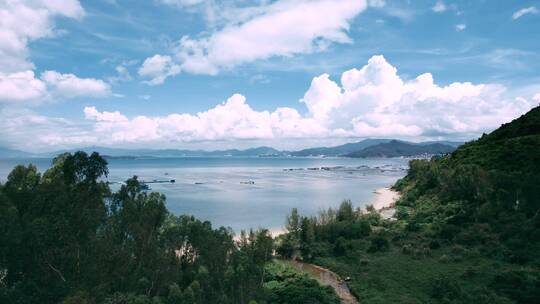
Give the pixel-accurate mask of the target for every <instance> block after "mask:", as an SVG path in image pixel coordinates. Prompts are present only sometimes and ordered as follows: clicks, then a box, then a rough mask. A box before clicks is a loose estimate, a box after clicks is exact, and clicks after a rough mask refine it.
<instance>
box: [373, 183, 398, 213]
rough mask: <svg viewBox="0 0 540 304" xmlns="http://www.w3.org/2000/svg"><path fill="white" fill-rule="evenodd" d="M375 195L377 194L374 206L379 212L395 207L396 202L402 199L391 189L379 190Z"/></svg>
mask: <svg viewBox="0 0 540 304" xmlns="http://www.w3.org/2000/svg"><path fill="white" fill-rule="evenodd" d="M373 193H375V198H374V201H373V203H372V205H373V207H374V208H375V210H377V211H383V210H385V209H389V208H392V207H394V204H395V202H397V200H399V198H400V197H401V194H400V193H399V192H397V191H395V190H392V189H391V188H390V187H385V188H379V189H377V190H375V191H373Z"/></svg>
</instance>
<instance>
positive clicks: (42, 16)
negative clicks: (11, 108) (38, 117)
mask: <svg viewBox="0 0 540 304" xmlns="http://www.w3.org/2000/svg"><path fill="white" fill-rule="evenodd" d="M84 15H85V12H84V9H83V8H82V6H81V4H80V3H79V1H78V0H26V1H0V104H2V103H9V104H20V105H32V104H38V103H43V102H45V101H50V100H53V99H63V98H75V97H80V96H91V97H104V96H107V95H109V94H110V86H109V85H108V84H107V83H105V82H103V81H102V80H98V79H93V78H79V77H77V76H75V75H73V74H61V73H59V72H56V71H45V72H43V73H42V74H41V78H36V75H35V72H34V68H35V67H34V64H33V63H32V62H31V61H30V60H29V58H28V57H29V50H28V44H29V43H30V42H31V41H34V40H37V39H42V38H47V37H54V36H55V35H56V30H55V27H54V18H55V17H59V16H62V17H67V18H73V19H80V18H82V17H83V16H84Z"/></svg>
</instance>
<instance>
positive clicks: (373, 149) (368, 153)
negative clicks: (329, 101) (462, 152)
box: [346, 140, 456, 158]
mask: <svg viewBox="0 0 540 304" xmlns="http://www.w3.org/2000/svg"><path fill="white" fill-rule="evenodd" d="M455 149H456V148H455V147H453V146H449V145H445V144H440V143H431V144H425V145H420V144H413V143H407V142H403V141H399V140H392V141H390V142H387V143H380V144H377V145H373V146H369V147H366V148H364V149H362V150H359V151H355V152H352V153H349V154H347V155H346V156H348V157H361V158H365V157H400V156H418V155H425V154H427V155H439V154H446V153H450V152H452V151H454V150H455Z"/></svg>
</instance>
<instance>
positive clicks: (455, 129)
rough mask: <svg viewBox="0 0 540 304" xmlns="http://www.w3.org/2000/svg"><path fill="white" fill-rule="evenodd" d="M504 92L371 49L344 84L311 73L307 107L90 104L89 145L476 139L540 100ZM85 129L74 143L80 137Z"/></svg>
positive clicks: (237, 101) (235, 101) (239, 102)
mask: <svg viewBox="0 0 540 304" xmlns="http://www.w3.org/2000/svg"><path fill="white" fill-rule="evenodd" d="M505 93H506V89H505V87H503V86H501V85H497V84H473V83H469V82H455V83H451V84H448V85H438V84H436V83H435V82H434V79H433V76H432V75H431V74H430V73H425V74H421V75H419V76H417V77H416V78H413V79H409V80H407V79H403V78H401V77H400V76H399V75H398V73H397V69H396V68H395V67H394V66H392V65H391V64H390V63H388V62H387V61H386V59H385V58H384V57H383V56H373V57H372V58H371V59H369V61H368V63H367V64H366V65H365V66H363V67H361V68H359V69H351V70H348V71H345V72H344V73H343V74H342V75H341V79H340V81H339V83H338V82H336V81H334V80H332V79H331V78H330V76H329V75H328V74H323V75H320V76H317V77H315V78H313V80H312V82H311V85H310V87H309V89H308V90H307V91H306V93H305V94H304V97H303V98H302V99H301V100H300V102H301V103H302V104H304V105H305V107H306V110H307V111H306V113H305V114H301V113H300V112H299V111H297V110H296V109H293V108H288V107H281V108H277V109H275V110H273V111H255V110H254V109H252V108H251V107H250V106H249V104H248V103H247V101H246V98H245V97H244V96H242V95H240V94H234V95H232V96H231V97H230V98H228V99H227V100H226V101H225V102H223V103H221V104H219V105H217V106H215V107H214V108H211V109H209V110H207V111H204V112H200V113H197V114H187V113H178V114H170V115H166V116H159V117H149V116H144V115H140V116H135V117H131V118H130V117H127V116H126V115H124V114H122V113H120V112H116V111H115V112H107V111H99V110H98V109H97V108H96V107H94V106H89V107H86V108H85V109H84V115H85V118H86V119H87V120H88V122H90V123H91V124H92V129H91V130H89V131H88V134H90V135H85V138H88V137H89V136H90V137H92V138H93V141H91V142H88V143H87V144H94V143H99V144H102V145H122V144H124V145H125V144H133V143H137V144H140V143H143V144H144V143H156V144H159V143H161V144H165V145H168V146H170V144H171V143H193V142H206V141H234V140H265V141H268V142H272V141H279V140H283V139H293V138H294V139H309V138H350V137H355V138H358V137H375V136H376V137H398V138H418V137H425V138H456V137H459V138H464V137H467V138H471V137H474V136H478V135H479V134H481V133H482V132H489V131H490V130H493V129H495V128H496V127H498V126H499V125H500V124H502V123H504V122H508V121H510V120H512V119H514V118H516V117H518V116H519V115H521V114H523V113H525V112H526V111H528V110H529V109H531V108H532V107H533V106H536V105H538V102H539V101H540V100H539V99H538V98H539V97H538V96H539V95H537V96H536V97H533V96H531V97H530V100H527V99H526V98H522V97H518V98H508V97H506V95H505ZM79 133H80V132H77V136H75V137H74V140H73V142H76V143H80V142H81V140H80V134H79ZM45 138H48V139H51V138H60V136H57V137H55V136H52V135H50V134H49V136H48V137H45ZM61 140H62V141H64V142H65V141H69V136H66V135H65V134H64V136H62V137H61ZM47 144H53V143H47ZM54 144H57V142H54Z"/></svg>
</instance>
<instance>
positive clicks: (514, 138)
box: [0, 108, 540, 304]
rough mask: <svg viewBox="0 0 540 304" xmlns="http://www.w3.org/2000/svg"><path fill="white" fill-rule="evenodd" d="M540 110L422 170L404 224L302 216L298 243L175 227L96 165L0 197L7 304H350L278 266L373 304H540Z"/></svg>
mask: <svg viewBox="0 0 540 304" xmlns="http://www.w3.org/2000/svg"><path fill="white" fill-rule="evenodd" d="M538 148H540V108H535V109H533V110H532V111H530V112H529V113H527V114H526V115H524V116H522V117H521V118H519V119H517V120H515V121H513V122H512V123H510V124H506V125H503V126H502V127H501V128H499V129H498V130H496V131H494V132H493V133H491V134H489V135H484V136H482V137H481V138H480V139H479V140H477V141H473V142H470V143H467V144H465V145H463V146H461V147H460V148H458V149H457V150H456V151H455V152H453V153H452V154H450V155H446V156H443V157H434V158H432V159H431V160H429V161H428V160H413V161H411V162H410V169H409V172H408V174H407V176H405V177H404V178H403V179H401V180H399V181H398V182H397V183H396V184H395V185H394V188H395V189H397V190H399V191H401V193H402V197H401V199H400V200H399V201H398V202H397V204H396V214H395V219H393V220H385V219H382V218H381V216H380V214H379V213H378V212H377V211H375V210H374V209H373V207H369V206H368V208H366V210H360V209H354V208H353V206H352V204H351V202H350V201H344V202H343V203H342V204H341V206H340V207H339V208H338V209H337V210H333V209H329V210H325V211H323V212H321V213H320V214H319V215H318V216H317V217H304V216H301V215H300V214H299V213H298V211H297V210H296V209H293V210H292V212H291V214H290V216H288V217H287V220H286V228H287V230H288V233H286V234H284V235H282V236H280V237H279V238H278V239H277V241H275V242H274V240H273V239H272V238H271V236H270V235H269V233H268V231H267V230H264V229H263V230H259V231H250V232H248V233H244V232H243V233H242V234H241V235H240V237H239V238H238V239H237V240H235V239H234V235H233V233H232V231H230V229H226V228H223V227H221V228H218V229H214V228H212V226H211V224H210V223H209V222H201V221H199V220H197V219H195V218H193V217H190V216H185V215H181V216H174V215H172V214H169V213H168V212H167V209H166V208H165V197H164V196H163V195H161V194H158V193H149V192H148V191H147V190H146V188H145V186H144V184H141V183H140V182H139V181H138V180H137V177H133V178H131V179H129V180H127V181H126V183H125V185H123V186H122V187H121V189H120V190H119V191H117V192H112V191H111V189H110V188H109V186H108V184H107V183H106V182H104V177H106V176H107V174H108V170H107V162H106V161H105V160H104V159H103V158H102V157H100V156H99V155H98V154H97V153H93V154H91V155H87V154H86V153H84V152H77V153H74V154H69V153H67V154H63V155H60V156H59V157H57V158H56V159H54V161H53V167H52V168H51V169H49V170H47V171H46V172H45V173H43V175H42V174H40V173H39V172H37V170H36V167H34V166H32V165H30V166H27V167H25V166H17V167H16V168H15V169H13V171H12V172H11V173H10V175H9V177H8V180H7V182H6V183H5V184H4V185H0V303H21V304H23V303H64V304H68V303H88V304H93V303H107V304H113V303H115V304H120V303H122V304H123V303H152V304H160V303H164V304H172V303H182V304H183V303H250V304H255V303H276V304H277V303H290V304H294V303H321V304H326V303H338V298H337V296H336V294H335V293H334V291H333V290H332V289H330V288H322V287H321V286H319V285H318V284H317V282H316V281H315V280H313V279H311V278H310V277H308V276H307V275H306V274H302V273H298V272H295V271H294V270H292V269H290V268H288V267H286V266H285V265H284V264H283V263H279V262H275V261H272V253H273V251H274V249H275V251H276V252H277V254H279V255H280V256H282V257H284V258H299V259H303V260H306V261H310V262H313V263H315V264H318V265H322V266H324V267H327V268H330V269H332V270H333V271H335V272H337V273H339V274H340V275H341V276H342V277H350V282H349V286H350V288H351V290H352V292H353V293H354V294H356V296H357V297H358V298H359V299H360V301H361V302H362V303H393V302H396V303H486V304H487V303H501V304H502V303H540V256H539V255H538V252H540V215H539V213H540V153H539V149H538Z"/></svg>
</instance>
